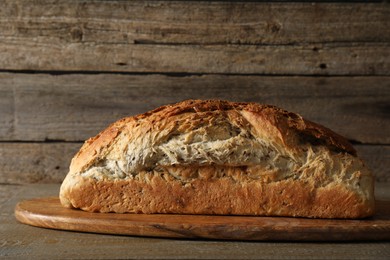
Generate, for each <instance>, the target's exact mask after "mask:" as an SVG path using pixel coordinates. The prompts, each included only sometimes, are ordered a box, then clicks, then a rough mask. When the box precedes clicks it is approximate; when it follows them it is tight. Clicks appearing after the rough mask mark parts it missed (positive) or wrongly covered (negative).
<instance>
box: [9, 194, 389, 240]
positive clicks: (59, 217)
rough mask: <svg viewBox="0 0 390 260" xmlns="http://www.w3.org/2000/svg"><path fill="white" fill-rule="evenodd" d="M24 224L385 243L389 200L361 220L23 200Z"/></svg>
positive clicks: (131, 232)
mask: <svg viewBox="0 0 390 260" xmlns="http://www.w3.org/2000/svg"><path fill="white" fill-rule="evenodd" d="M15 216H16V218H17V219H18V220H19V221H20V222H22V223H25V224H29V225H33V226H37V227H44V228H53V229H61V230H72V231H82V232H93V233H105V234H118V235H133V236H152V237H169V238H206V239H228V240H289V241H308V240H310V241H347V240H386V239H387V240H388V239H390V201H378V202H377V213H376V215H375V216H374V217H372V218H369V219H364V220H341V219H332V220H330V219H307V218H286V217H248V216H206V215H173V214H151V215H146V214H115V213H90V212H84V211H81V210H75V209H67V208H63V207H62V206H61V205H60V202H59V199H58V198H56V197H48V198H38V199H32V200H25V201H22V202H20V203H18V204H17V206H16V208H15Z"/></svg>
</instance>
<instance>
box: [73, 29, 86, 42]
mask: <svg viewBox="0 0 390 260" xmlns="http://www.w3.org/2000/svg"><path fill="white" fill-rule="evenodd" d="M70 37H71V40H72V41H81V40H82V39H83V31H82V30H81V28H79V27H75V28H72V29H71V30H70Z"/></svg>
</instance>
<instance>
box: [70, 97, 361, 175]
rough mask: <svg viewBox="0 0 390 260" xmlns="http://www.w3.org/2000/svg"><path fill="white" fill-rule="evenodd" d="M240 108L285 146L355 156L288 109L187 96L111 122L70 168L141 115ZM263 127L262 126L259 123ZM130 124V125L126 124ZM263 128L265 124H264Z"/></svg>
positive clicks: (96, 153) (101, 151) (100, 152)
mask: <svg viewBox="0 0 390 260" xmlns="http://www.w3.org/2000/svg"><path fill="white" fill-rule="evenodd" d="M215 110H218V111H228V110H242V111H248V112H252V113H253V114H254V115H255V116H256V117H257V118H256V119H255V121H257V122H263V123H264V122H267V124H270V125H272V127H273V128H274V129H275V130H276V131H278V132H277V133H275V132H272V130H269V131H270V132H272V133H271V135H274V136H279V137H280V139H281V141H282V142H283V143H284V145H285V146H287V147H289V148H290V149H296V148H297V147H299V146H300V143H301V142H312V143H313V145H317V144H321V145H326V146H327V147H329V149H334V150H338V151H340V152H346V153H349V154H351V155H354V156H356V150H355V149H354V148H353V146H352V145H351V144H350V143H349V142H348V141H347V140H346V139H345V138H343V137H342V136H340V135H338V134H336V133H334V132H333V131H331V130H330V129H328V128H326V127H324V126H321V125H319V124H316V123H313V122H310V121H308V120H305V119H303V118H302V117H301V116H300V115H298V114H295V113H291V112H287V111H285V110H282V109H280V108H277V107H274V106H270V105H261V104H257V103H235V102H228V101H221V100H186V101H183V102H180V103H178V104H173V105H168V106H161V107H159V108H157V109H155V110H152V111H150V112H147V113H144V114H140V115H137V116H135V117H128V118H124V119H121V120H119V121H117V122H115V123H113V124H111V125H110V126H109V127H108V128H107V129H105V130H104V131H102V132H101V133H99V134H98V135H97V136H96V137H93V138H90V139H89V140H87V141H86V143H85V145H84V146H83V147H82V149H81V150H80V152H79V153H78V154H77V155H76V156H75V158H74V160H73V161H72V169H71V171H72V172H76V171H82V169H83V167H86V166H88V165H90V163H91V162H92V161H93V160H94V159H96V158H99V157H102V156H104V155H105V153H106V152H107V148H108V147H109V146H110V145H111V144H112V142H114V140H115V138H116V136H117V135H118V134H119V133H120V132H121V131H122V130H123V129H124V126H126V124H129V123H130V122H132V123H136V121H139V120H142V119H148V121H150V122H152V123H154V122H158V121H161V120H163V119H166V118H174V117H175V116H178V115H180V114H183V113H198V112H208V111H215ZM259 127H261V128H263V127H262V126H259ZM127 128H131V125H127ZM263 129H264V128H263Z"/></svg>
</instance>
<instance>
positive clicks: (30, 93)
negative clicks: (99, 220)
mask: <svg viewBox="0 0 390 260" xmlns="http://www.w3.org/2000/svg"><path fill="white" fill-rule="evenodd" d="M0 85H1V86H2V88H1V92H2V93H3V95H0V140H3V141H12V140H17V141H44V140H64V141H84V140H85V139H87V138H89V137H91V136H94V135H96V134H97V133H98V132H99V131H101V130H103V129H104V128H106V127H107V126H108V125H109V124H110V123H112V122H114V121H116V120H117V119H119V118H122V117H125V116H130V115H135V114H138V113H144V112H146V111H148V110H151V109H154V108H156V107H158V106H161V105H165V104H169V103H175V102H178V101H182V100H184V99H190V98H200V99H210V98H219V99H227V100H231V101H251V102H259V103H268V104H273V105H276V106H280V107H282V108H284V109H287V110H290V111H293V112H297V113H300V114H301V115H302V116H304V117H305V118H307V119H309V120H312V121H314V122H317V123H320V124H323V125H325V126H327V127H329V128H331V129H332V130H334V131H336V132H338V133H340V134H342V135H344V136H346V137H347V138H348V139H351V140H355V141H357V142H361V143H374V144H389V143H390V136H389V134H388V133H389V132H390V121H389V115H390V114H389V111H390V78H389V77H264V76H226V75H208V76H205V75H204V76H185V77H177V76H164V75H115V74H97V75H85V74H70V75H48V74H10V73H1V74H0ZM379 129H380V131H379Z"/></svg>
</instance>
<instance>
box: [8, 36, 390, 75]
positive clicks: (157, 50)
mask: <svg viewBox="0 0 390 260" xmlns="http://www.w3.org/2000/svg"><path fill="white" fill-rule="evenodd" d="M0 52H1V53H2V55H1V57H0V63H1V64H2V68H3V69H5V70H45V71H109V72H142V73H145V72H148V73H193V74H194V73H195V74H256V75H257V74H270V75H294V74H296V75H390V59H389V57H390V44H388V43H361V44H348V43H335V44H323V45H321V46H320V47H316V46H315V45H299V46H295V45H283V46H263V45H262V46H249V45H248V46H245V45H237V46H232V45H195V46H193V45H150V44H146V45H139V44H138V45H127V44H95V43H86V44H83V43H71V44H66V45H59V44H58V43H39V42H33V41H28V42H26V41H23V42H17V41H15V40H3V41H0Z"/></svg>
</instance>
